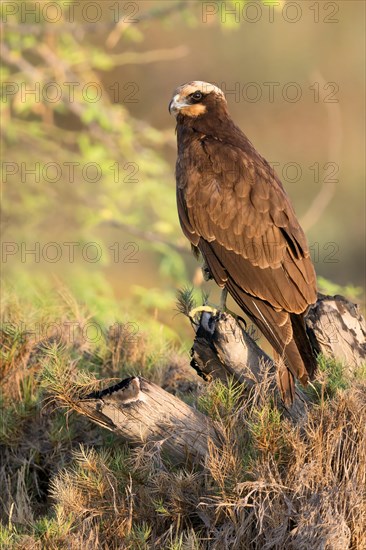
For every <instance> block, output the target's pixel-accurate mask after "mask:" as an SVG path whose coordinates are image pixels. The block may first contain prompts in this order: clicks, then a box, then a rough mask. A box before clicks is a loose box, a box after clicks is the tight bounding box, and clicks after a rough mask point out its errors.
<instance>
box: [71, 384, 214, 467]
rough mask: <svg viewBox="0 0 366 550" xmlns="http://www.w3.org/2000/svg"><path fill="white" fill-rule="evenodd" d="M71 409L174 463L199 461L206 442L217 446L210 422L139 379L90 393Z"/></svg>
mask: <svg viewBox="0 0 366 550" xmlns="http://www.w3.org/2000/svg"><path fill="white" fill-rule="evenodd" d="M75 409H76V410H77V411H78V412H80V413H81V414H84V415H85V416H87V417H88V418H90V420H92V421H93V422H95V423H97V424H99V425H100V426H103V427H104V428H106V429H108V430H110V431H112V432H114V433H116V434H118V435H121V436H122V437H123V438H124V439H125V440H126V441H128V442H129V443H130V444H132V445H141V444H146V443H147V444H153V445H155V446H160V447H161V449H162V450H163V451H165V452H166V453H167V454H168V455H169V457H170V459H171V460H172V461H173V462H176V463H191V464H192V463H199V462H202V461H203V459H204V457H205V456H207V451H208V445H209V443H210V444H214V445H217V446H219V445H220V437H219V433H220V432H219V428H218V426H216V425H215V423H214V422H212V421H211V420H210V419H209V418H208V417H207V416H205V415H204V414H202V413H201V412H199V411H197V410H196V409H194V408H192V407H190V406H189V405H187V404H186V403H184V402H183V401H181V400H180V399H178V398H177V397H175V396H174V395H171V394H170V393H168V392H166V391H165V390H163V389H162V388H160V387H159V386H157V385H156V384H153V383H152V382H148V381H147V380H145V379H144V378H141V377H133V378H127V379H125V380H122V381H121V382H120V383H118V384H116V385H114V386H112V387H110V388H107V389H105V390H102V391H99V392H93V393H92V394H90V395H88V396H87V397H86V398H84V399H81V400H80V401H78V402H77V403H76V404H75Z"/></svg>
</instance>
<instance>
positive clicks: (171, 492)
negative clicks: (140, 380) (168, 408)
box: [0, 307, 366, 550]
mask: <svg viewBox="0 0 366 550" xmlns="http://www.w3.org/2000/svg"><path fill="white" fill-rule="evenodd" d="M11 312H12V315H11V316H10V317H9V314H8V313H7V312H5V315H8V317H7V318H6V321H7V322H6V324H5V325H4V330H3V332H2V354H3V356H2V359H3V363H2V364H3V366H2V368H3V371H2V373H3V377H2V382H3V387H2V425H1V431H0V452H1V469H0V484H1V492H0V516H1V531H0V545H1V547H2V548H9V549H10V548H14V549H22V550H23V549H28V548H29V549H38V548H39V549H43V548H47V549H48V548H49V549H64V548H65V549H66V548H67V549H75V550H76V549H80V548H86V549H94V548H95V549H97V548H102V549H104V548H105V549H107V548H108V549H109V548H110V549H114V548H116V549H117V548H118V549H155V548H162V549H172V550H178V549H187V550H188V549H202V550H203V549H213V550H221V549H226V548H227V549H243V550H245V549H248V550H257V549H258V550H259V549H261V550H269V549H278V550H279V549H286V550H308V549H312V550H327V549H329V550H338V549H339V550H345V549H350V550H364V549H365V548H366V527H365V526H366V377H365V369H360V371H359V372H358V374H357V376H351V375H350V373H349V372H348V371H347V369H342V368H341V366H339V365H337V364H334V363H332V362H326V361H324V360H323V361H322V363H321V374H320V376H319V380H318V381H317V383H316V384H315V385H314V388H313V389H312V390H311V395H312V399H313V401H314V405H313V407H312V408H311V410H310V411H309V414H308V418H307V420H306V422H304V423H303V424H302V425H301V427H300V426H294V425H292V424H291V423H290V422H289V421H288V420H286V419H283V418H281V416H280V414H279V413H278V411H277V410H276V409H275V408H274V406H273V402H272V399H271V396H270V395H269V394H268V393H267V392H266V387H265V384H266V383H268V381H267V382H265V383H264V385H263V387H262V388H257V389H256V392H254V393H252V394H251V395H249V396H246V397H244V398H243V396H242V392H241V390H240V388H239V387H238V386H237V385H235V384H229V386H228V387H226V386H224V385H223V384H222V383H221V382H216V383H213V384H211V385H208V386H202V384H200V383H198V379H195V378H194V376H190V377H189V381H188V382H187V380H186V379H185V376H186V373H187V362H188V360H187V359H185V358H184V357H183V356H182V355H179V354H178V353H177V352H176V351H172V350H170V349H169V348H167V350H165V352H164V354H161V353H157V350H154V348H153V346H152V344H151V343H149V341H148V340H147V339H146V338H145V339H143V340H140V342H139V346H136V344H135V343H133V344H131V346H130V347H129V343H128V342H126V341H125V340H123V338H124V336H123V334H122V335H118V337H116V335H115V334H114V333H113V332H109V333H108V331H105V341H104V342H103V345H98V346H97V347H95V346H94V347H93V346H86V345H85V342H82V341H81V340H78V339H76V340H73V341H72V342H70V341H69V340H68V339H67V338H66V336H65V335H64V334H60V333H58V334H57V335H52V334H51V335H49V336H48V338H47V339H46V340H42V341H38V340H37V339H35V338H34V336H32V338H30V337H29V335H27V333H26V331H24V330H21V329H20V328H19V326H20V323H19V319H20V315H21V314H20V311H17V309H16V308H14V307H11ZM51 314H52V313H50V315H51ZM80 315H81V313H80V311H78V316H79V317H80ZM71 317H72V316H71ZM121 339H122V340H121ZM157 357H158V358H159V361H158V362H156V358H157ZM127 371H128V372H132V373H133V374H134V373H137V372H142V373H143V375H144V376H145V377H150V378H151V379H153V380H154V381H155V382H157V383H159V384H162V385H164V387H166V388H167V389H168V390H169V391H173V392H174V393H177V394H178V395H179V396H180V397H181V398H184V399H186V400H187V401H189V402H190V403H192V404H193V405H194V406H197V407H199V408H200V409H201V410H202V411H203V412H205V413H206V414H208V415H209V416H211V417H212V418H213V419H215V420H216V421H218V422H220V423H221V426H222V432H223V434H225V437H224V441H223V447H222V449H217V448H215V447H214V446H211V448H210V452H209V455H208V456H207V458H206V461H205V464H204V465H202V467H201V468H197V469H195V470H193V469H187V468H173V467H171V466H170V465H169V462H168V461H167V460H166V459H165V458H164V457H162V456H161V454H160V451H159V449H157V448H152V447H151V446H149V447H145V448H138V449H134V450H132V449H130V448H128V446H127V445H126V444H124V443H123V442H121V441H120V440H119V439H118V438H116V437H115V436H114V435H113V434H110V433H108V432H106V431H104V430H102V429H101V428H99V427H97V426H93V425H92V424H91V423H90V422H89V421H87V420H86V419H85V418H83V417H82V416H79V415H77V414H75V413H73V414H69V413H67V411H65V409H61V408H60V401H58V402H55V401H54V399H53V398H54V396H55V395H58V396H63V397H64V403H65V402H66V404H67V402H68V399H69V400H70V402H71V401H72V399H73V397H74V396H75V395H76V394H79V393H80V392H87V391H90V390H91V389H92V388H95V387H96V385H98V384H97V382H96V379H97V378H99V379H102V378H105V377H106V376H109V377H117V376H118V377H121V376H123V375H125V374H127Z"/></svg>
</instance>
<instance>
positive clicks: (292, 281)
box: [169, 81, 317, 404]
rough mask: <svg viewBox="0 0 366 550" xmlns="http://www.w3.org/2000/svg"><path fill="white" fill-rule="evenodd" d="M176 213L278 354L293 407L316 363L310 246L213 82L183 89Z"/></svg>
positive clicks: (178, 97)
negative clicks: (309, 320) (307, 320)
mask: <svg viewBox="0 0 366 550" xmlns="http://www.w3.org/2000/svg"><path fill="white" fill-rule="evenodd" d="M169 110H170V112H172V113H173V114H174V115H175V116H176V119H177V139H178V158H177V165H176V180H177V204H178V214H179V219H180V223H181V226H182V229H183V232H184V234H185V235H186V237H187V238H188V239H189V240H190V242H191V243H192V245H193V247H196V248H198V249H199V251H200V252H201V254H202V256H203V257H204V259H205V262H206V264H207V266H208V268H209V270H210V272H211V274H212V277H213V278H214V280H215V281H216V283H217V284H218V285H219V286H220V287H222V288H223V287H225V288H226V289H227V290H228V292H229V293H230V294H231V296H232V297H233V299H234V300H235V301H236V303H237V304H238V305H239V306H240V307H241V308H242V310H243V311H244V312H245V313H246V314H247V316H248V317H249V318H250V319H251V320H252V321H253V322H254V323H255V324H256V325H257V326H258V327H259V328H260V330H261V331H262V333H263V334H264V336H265V337H266V338H267V340H268V341H269V342H270V343H271V345H272V346H273V348H274V350H275V352H276V354H277V360H278V364H279V367H280V368H279V383H280V387H281V391H282V395H283V399H284V401H285V402H286V403H288V404H290V403H291V402H292V401H293V397H294V378H293V377H294V376H295V377H296V378H298V379H299V380H300V381H301V382H302V383H303V384H306V382H307V381H308V378H312V377H313V374H314V371H315V368H316V359H315V356H314V354H313V351H312V349H311V346H310V342H309V340H308V337H307V334H306V330H305V324H304V314H305V313H306V311H307V309H308V307H309V305H310V304H313V303H314V302H315V301H316V298H317V291H316V277H315V271H314V267H313V265H312V262H311V259H310V254H309V248H308V245H307V241H306V237H305V235H304V233H303V231H302V229H301V227H300V225H299V223H298V221H297V219H296V216H295V213H294V210H293V208H292V206H291V203H290V201H289V198H288V196H287V194H286V192H285V190H284V188H283V186H282V184H281V182H280V180H279V178H278V176H277V175H276V174H275V172H274V170H273V169H272V168H271V167H270V166H269V164H268V163H267V161H266V160H265V159H264V158H263V157H262V156H261V155H260V154H259V153H258V152H257V151H256V150H255V149H254V147H253V145H252V144H251V142H250V141H249V139H248V138H247V137H246V136H245V135H244V134H243V132H242V131H241V130H240V129H239V128H238V127H237V126H235V124H234V122H233V121H232V119H231V118H230V115H229V113H228V110H227V103H226V99H225V96H224V94H223V92H222V91H221V90H220V89H219V88H217V87H216V86H213V85H212V84H208V83H207V82H200V81H195V82H190V83H188V84H184V85H183V86H180V87H179V88H177V90H176V91H175V92H174V95H173V99H172V101H171V103H170V105H169Z"/></svg>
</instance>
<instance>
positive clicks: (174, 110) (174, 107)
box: [169, 94, 189, 116]
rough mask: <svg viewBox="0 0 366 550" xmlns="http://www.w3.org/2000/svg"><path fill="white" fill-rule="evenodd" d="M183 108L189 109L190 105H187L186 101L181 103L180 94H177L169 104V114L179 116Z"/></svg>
mask: <svg viewBox="0 0 366 550" xmlns="http://www.w3.org/2000/svg"><path fill="white" fill-rule="evenodd" d="M183 107H189V104H188V103H185V102H184V101H179V94H177V95H175V96H174V97H173V99H172V100H171V102H170V103H169V113H170V114H171V115H174V116H177V114H178V113H179V111H180V109H182V108H183Z"/></svg>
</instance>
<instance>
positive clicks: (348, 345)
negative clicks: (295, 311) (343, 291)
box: [306, 295, 366, 370]
mask: <svg viewBox="0 0 366 550" xmlns="http://www.w3.org/2000/svg"><path fill="white" fill-rule="evenodd" d="M306 326H307V329H308V333H309V336H310V339H311V341H312V343H313V346H314V347H315V348H316V349H317V350H318V351H320V352H321V353H323V354H324V355H325V356H326V357H330V358H334V359H337V360H338V361H341V362H342V363H344V364H345V365H346V366H347V367H348V368H349V369H352V370H355V369H357V367H359V366H360V365H361V364H362V363H365V362H366V323H365V319H364V318H363V316H362V315H361V312H360V308H359V306H357V305H356V304H353V303H352V302H349V301H348V300H346V299H345V298H344V297H343V296H323V295H319V298H318V301H317V302H316V304H315V305H314V306H313V307H312V308H311V309H310V311H309V313H308V315H307V317H306Z"/></svg>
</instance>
